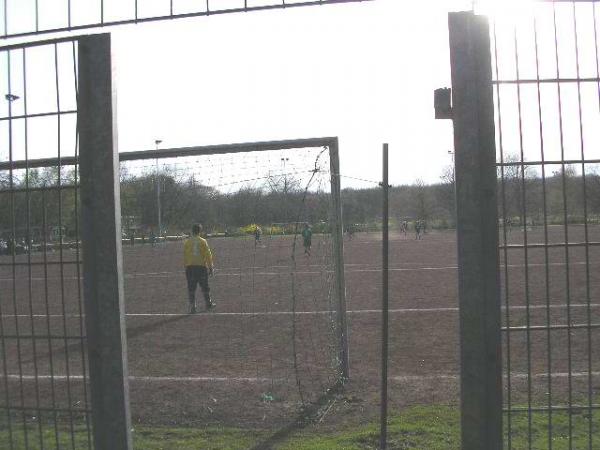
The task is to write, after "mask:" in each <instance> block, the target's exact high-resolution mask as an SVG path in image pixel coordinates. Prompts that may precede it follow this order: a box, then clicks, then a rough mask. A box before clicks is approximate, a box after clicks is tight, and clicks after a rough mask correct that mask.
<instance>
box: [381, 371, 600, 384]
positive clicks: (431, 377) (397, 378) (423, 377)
mask: <svg viewBox="0 0 600 450" xmlns="http://www.w3.org/2000/svg"><path fill="white" fill-rule="evenodd" d="M550 375H551V376H552V378H568V377H569V373H568V372H555V373H551V374H550ZM588 375H589V374H588V372H571V378H582V377H587V376H588ZM502 376H503V377H504V378H508V375H507V374H506V373H503V374H502ZM592 376H593V377H600V372H592ZM528 377H529V375H528V374H526V373H522V372H517V373H511V374H510V378H511V380H512V379H527V378H528ZM531 378H548V374H547V373H532V374H531ZM390 379H391V380H393V381H400V382H401V381H419V380H458V379H460V375H459V374H434V375H399V376H398V375H396V376H392V377H390Z"/></svg>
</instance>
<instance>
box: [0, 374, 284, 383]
mask: <svg viewBox="0 0 600 450" xmlns="http://www.w3.org/2000/svg"><path fill="white" fill-rule="evenodd" d="M0 378H4V375H2V374H0ZM6 378H7V379H9V380H21V378H22V379H23V380H26V381H33V380H35V379H36V377H35V375H23V376H21V375H18V374H9V375H7V376H6ZM37 378H38V379H39V380H50V379H54V380H66V379H67V376H66V375H54V376H50V375H38V376H37ZM68 379H70V380H83V375H70V376H69V377H68ZM129 380H130V381H155V382H161V381H178V382H185V381H193V382H203V381H204V382H206V381H210V382H218V383H245V382H248V383H271V382H272V381H284V380H285V379H283V378H282V379H280V380H277V379H274V378H264V377H263V378H261V377H150V376H145V377H144V376H134V375H130V376H129Z"/></svg>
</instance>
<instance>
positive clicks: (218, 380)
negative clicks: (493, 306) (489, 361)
mask: <svg viewBox="0 0 600 450" xmlns="http://www.w3.org/2000/svg"><path fill="white" fill-rule="evenodd" d="M588 375H589V374H588V372H571V374H570V376H571V378H584V377H588ZM591 375H592V377H600V372H592V374H591ZM551 376H552V378H568V377H569V373H568V372H556V373H552V374H551ZM503 377H504V378H508V375H507V374H503ZM528 377H529V375H528V374H526V373H522V372H517V373H511V374H510V378H511V379H527V378H528ZM2 378H4V375H2V374H0V379H2ZM6 378H7V379H8V380H16V381H20V380H21V379H22V380H23V381H35V380H36V376H35V375H18V374H8V375H7V376H6ZM531 378H536V379H539V378H542V379H547V378H548V374H547V373H536V374H532V375H531ZM37 379H38V380H50V379H54V380H58V381H66V380H67V376H66V375H54V376H50V375H38V376H37ZM68 379H69V380H83V375H70V376H69V377H68ZM459 379H460V375H459V374H433V375H393V376H390V380H392V381H396V382H407V381H435V380H459ZM129 381H136V382H137V381H140V382H156V383H161V382H178V383H179V382H183V383H185V382H192V383H202V382H210V383H272V382H284V381H287V379H285V378H267V377H210V376H202V377H170V376H135V375H132V376H129Z"/></svg>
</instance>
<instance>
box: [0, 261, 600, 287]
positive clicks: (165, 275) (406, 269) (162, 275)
mask: <svg viewBox="0 0 600 450" xmlns="http://www.w3.org/2000/svg"><path fill="white" fill-rule="evenodd" d="M598 264H599V263H596V262H590V263H589V265H590V266H593V265H598ZM348 265H350V264H346V266H348ZM566 265H567V264H566V263H549V264H548V266H550V267H554V266H559V267H562V266H566ZM569 265H570V266H585V265H586V262H585V261H570V262H569ZM545 266H546V264H545V263H531V264H527V267H545ZM271 267H289V266H271ZM508 267H510V268H517V269H518V268H524V267H525V265H524V264H509V265H508ZM260 268H261V269H263V267H260ZM499 268H500V269H502V268H504V264H500V266H499ZM253 269H255V268H253V267H250V268H246V269H244V270H245V271H244V272H222V271H225V270H238V268H229V267H228V268H223V269H217V270H216V271H215V275H214V276H215V277H225V276H230V277H232V276H236V277H239V276H246V277H248V276H251V275H252V276H275V275H283V276H285V275H289V274H290V272H286V271H281V272H251V270H253ZM240 270H241V269H240ZM421 270H423V271H446V270H458V266H439V267H436V266H432V267H392V268H390V269H389V271H390V272H419V271H421ZM333 272H334V271H333V270H320V271H319V270H316V271H296V272H293V273H294V275H321V274H323V273H333ZM344 272H345V273H364V272H376V273H379V272H381V268H374V269H350V270H345V271H344ZM184 276H185V273H184V272H183V271H177V272H144V273H125V274H124V277H125V278H127V279H135V278H169V277H184ZM60 279H61V278H60V277H48V280H60ZM62 279H63V280H77V277H63V278H62ZM79 279H83V276H82V277H79ZM16 280H23V281H28V280H29V278H17V279H16ZM31 280H32V281H44V280H46V278H44V277H32V278H31ZM0 281H4V282H12V281H13V279H12V278H7V277H5V278H0Z"/></svg>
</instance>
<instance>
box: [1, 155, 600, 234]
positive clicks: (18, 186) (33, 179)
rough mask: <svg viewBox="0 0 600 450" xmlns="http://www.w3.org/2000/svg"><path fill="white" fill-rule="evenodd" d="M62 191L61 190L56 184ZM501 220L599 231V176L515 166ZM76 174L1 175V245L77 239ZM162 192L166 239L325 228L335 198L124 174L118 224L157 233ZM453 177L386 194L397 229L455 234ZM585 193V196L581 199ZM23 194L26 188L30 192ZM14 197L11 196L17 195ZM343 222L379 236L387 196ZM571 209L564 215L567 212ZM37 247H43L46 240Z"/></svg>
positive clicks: (370, 191) (269, 186)
mask: <svg viewBox="0 0 600 450" xmlns="http://www.w3.org/2000/svg"><path fill="white" fill-rule="evenodd" d="M59 179H60V184H61V186H62V189H60V190H59V189H58V188H57V187H58V184H59V182H58V180H59ZM498 180H499V181H498V199H499V201H498V211H499V215H500V216H501V217H502V216H504V217H506V218H510V219H511V221H512V223H515V224H519V223H521V222H522V221H523V217H524V216H526V217H527V222H528V223H529V224H533V225H535V224H541V223H543V222H544V217H545V218H546V220H547V222H548V223H563V222H564V220H565V212H566V216H567V221H569V222H573V223H577V222H579V223H580V222H582V221H583V220H584V215H585V214H586V213H587V216H588V220H590V221H597V219H598V217H600V176H599V175H598V174H596V173H586V176H585V183H584V179H583V177H582V176H581V173H580V172H578V171H577V169H576V168H575V167H573V166H566V167H565V169H564V171H563V170H562V169H561V168H559V170H557V171H555V172H553V173H550V174H546V176H545V177H544V178H542V177H540V174H539V173H537V172H535V171H534V170H532V169H531V168H528V166H521V165H518V164H516V165H514V166H507V167H504V169H503V170H500V169H499V171H498ZM75 181H76V173H75V172H74V171H73V170H70V169H63V170H62V171H61V173H60V174H59V172H58V169H56V168H47V169H34V170H30V171H29V174H28V176H27V177H25V175H24V173H23V172H18V173H16V172H15V174H13V179H12V184H11V181H10V178H9V177H8V174H7V173H6V172H3V173H0V236H5V237H6V236H7V235H10V234H12V230H13V228H14V229H15V231H16V234H17V235H18V236H23V237H24V236H25V235H26V230H27V224H28V223H29V228H30V229H31V230H30V233H31V235H32V236H35V235H36V233H37V234H39V235H40V236H41V231H40V230H41V229H42V228H43V226H44V224H45V226H46V228H47V229H48V230H49V229H50V228H52V227H58V225H59V224H60V225H62V233H63V234H64V235H66V236H74V234H75V232H76V230H77V215H78V204H77V201H76V200H77V197H76V195H77V194H76V191H75V189H72V188H71V186H73V185H74V183H75ZM157 183H158V185H159V186H160V199H161V218H162V224H163V231H165V232H168V233H181V232H187V231H188V229H189V226H190V224H192V223H195V222H201V223H203V224H204V226H205V228H206V229H207V230H209V231H214V232H225V231H228V230H235V229H236V228H241V227H246V226H248V225H249V224H259V225H262V226H269V225H270V224H274V223H291V222H309V223H313V224H316V223H320V222H328V221H329V218H330V213H331V206H330V205H331V203H330V201H331V198H330V194H329V193H328V192H324V191H312V190H308V191H305V190H304V189H303V188H302V187H301V186H300V183H298V182H297V181H295V180H293V179H289V178H286V179H276V178H273V179H270V180H267V182H265V183H264V184H263V185H261V186H260V187H252V186H242V187H239V188H238V189H236V190H233V191H231V192H227V193H225V192H222V191H220V190H218V189H216V188H214V187H210V186H205V185H203V184H200V183H197V182H196V181H195V180H194V178H193V177H186V176H178V175H176V174H174V173H169V172H168V171H164V172H162V173H160V174H159V175H158V177H157V176H156V175H155V174H135V175H131V174H127V173H122V174H121V214H122V217H123V227H124V229H125V228H128V227H129V228H135V229H136V230H137V232H140V233H151V232H152V231H154V232H157V231H158V202H157V192H156V189H157V188H156V186H157ZM454 184H455V183H454V172H453V169H452V168H451V167H448V168H446V169H445V170H444V172H443V174H442V175H441V177H440V180H439V182H437V183H432V184H426V183H424V182H422V181H420V180H417V181H416V182H414V183H412V184H406V185H400V186H394V187H392V188H391V189H390V192H389V195H390V198H389V205H390V218H391V220H392V222H396V223H398V224H399V223H401V222H402V221H408V222H411V221H414V220H424V221H426V222H427V224H428V226H429V227H434V228H435V227H439V228H446V227H454V225H455V220H456V213H455V211H456V207H455V196H454ZM584 187H585V189H584ZM26 188H29V191H27V189H26ZM11 189H12V193H11ZM341 199H342V211H343V221H344V223H345V224H347V225H348V226H358V229H360V228H361V227H362V228H365V229H369V228H377V226H378V224H379V225H380V223H381V217H382V211H381V208H382V197H381V188H380V187H377V186H374V187H372V188H366V189H344V190H343V191H342V196H341ZM565 205H566V207H565ZM40 239H41V237H40Z"/></svg>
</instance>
